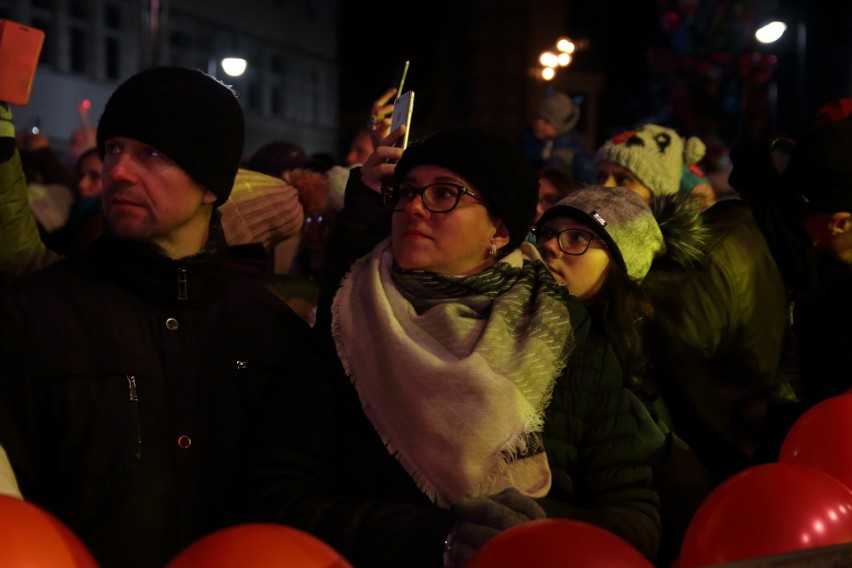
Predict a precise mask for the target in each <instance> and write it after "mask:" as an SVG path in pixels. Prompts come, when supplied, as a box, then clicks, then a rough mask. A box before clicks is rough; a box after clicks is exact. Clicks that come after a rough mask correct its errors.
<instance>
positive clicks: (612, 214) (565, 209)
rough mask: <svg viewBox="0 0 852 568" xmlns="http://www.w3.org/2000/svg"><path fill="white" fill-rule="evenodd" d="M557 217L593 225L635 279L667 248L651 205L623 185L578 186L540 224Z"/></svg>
mask: <svg viewBox="0 0 852 568" xmlns="http://www.w3.org/2000/svg"><path fill="white" fill-rule="evenodd" d="M556 217H571V218H572V219H576V220H578V221H580V222H581V223H583V224H584V225H587V226H588V227H589V228H590V229H592V230H593V231H594V232H595V234H597V235H598V236H599V237H600V238H601V239H603V240H604V242H605V243H606V244H607V247H608V248H609V250H610V253H611V254H612V257H613V260H615V261H616V262H617V263H619V264H620V265H621V267H622V268H623V269H624V270H625V272H627V276H628V277H629V278H630V279H631V280H634V281H636V282H641V281H642V280H643V279H644V278H645V275H646V274H648V271H649V270H650V269H651V263H652V262H653V261H654V258H655V257H656V256H657V255H659V254H661V253H663V252H664V251H665V248H666V246H665V242H664V240H663V234H662V232H661V231H660V226H659V225H658V224H657V220H656V219H655V218H654V214H653V212H652V211H651V208H650V207H649V206H648V204H647V203H645V201H644V200H643V199H642V198H641V197H639V196H638V195H637V194H636V193H634V192H632V191H630V190H629V189H626V188H624V187H602V186H599V185H589V186H585V187H583V188H581V189H578V190H576V191H574V192H572V193H570V194H568V196H566V197H565V198H563V199H562V200H560V201H558V202H557V203H556V204H555V205H554V206H553V207H551V208H550V209H548V210H547V211H545V212H544V215H542V216H541V219H539V221H538V224H537V226H539V227H540V226H542V225H543V224H544V223H546V222H547V221H548V220H550V219H554V218H556Z"/></svg>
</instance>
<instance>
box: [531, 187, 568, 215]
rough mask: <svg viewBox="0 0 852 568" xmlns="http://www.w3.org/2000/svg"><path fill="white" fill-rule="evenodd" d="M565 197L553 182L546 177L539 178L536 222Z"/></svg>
mask: <svg viewBox="0 0 852 568" xmlns="http://www.w3.org/2000/svg"><path fill="white" fill-rule="evenodd" d="M563 197H565V195H564V194H563V193H562V192H560V191H559V189H557V188H556V186H555V185H553V182H552V181H550V180H549V179H547V178H546V177H540V178H538V205H536V208H535V221H538V220H539V219H540V218H541V216H542V215H544V212H545V211H547V210H548V209H550V208H551V207H552V206H553V205H555V204H556V202H557V201H559V200H560V199H562V198H563Z"/></svg>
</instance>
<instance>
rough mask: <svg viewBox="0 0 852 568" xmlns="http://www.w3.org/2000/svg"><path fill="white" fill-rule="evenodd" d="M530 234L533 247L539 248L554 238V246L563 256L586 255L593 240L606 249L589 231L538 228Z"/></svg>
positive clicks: (603, 243)
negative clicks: (533, 243) (556, 245)
mask: <svg viewBox="0 0 852 568" xmlns="http://www.w3.org/2000/svg"><path fill="white" fill-rule="evenodd" d="M532 234H533V236H534V237H535V245H536V246H537V247H541V246H542V245H544V243H546V242H547V241H549V240H550V239H552V238H554V237H556V244H558V245H559V250H561V251H562V252H564V253H565V254H571V255H574V256H579V255H581V254H586V251H587V250H589V245H591V244H592V241H594V240H595V239H597V240H599V241H600V242H601V244H602V245H603V246H604V247H606V243H605V242H604V241H602V240H601V239H600V238H599V237H598V236H597V235H595V234H594V233H593V232H591V231H584V230H582V229H565V230H564V231H554V230H553V229H551V228H550V227H547V226H540V227H533V230H532Z"/></svg>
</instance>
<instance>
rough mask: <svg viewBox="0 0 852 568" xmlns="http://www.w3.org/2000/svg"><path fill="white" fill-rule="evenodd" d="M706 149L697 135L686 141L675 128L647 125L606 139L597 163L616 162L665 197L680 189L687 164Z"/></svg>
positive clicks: (697, 159)
mask: <svg viewBox="0 0 852 568" xmlns="http://www.w3.org/2000/svg"><path fill="white" fill-rule="evenodd" d="M706 151H707V149H706V147H705V146H704V142H702V141H701V139H699V138H698V137H696V136H690V137H689V138H687V139H686V140H684V139H683V138H681V137H680V136H679V135H678V134H677V132H675V131H674V130H672V129H671V128H666V127H665V126H659V125H657V124H645V125H643V126H640V127H639V128H637V129H636V130H628V131H626V132H622V133H620V134H616V135H615V136H613V137H612V138H610V139H609V140H607V141H606V142H604V144H603V146H601V147H600V149H599V150H598V152H597V154H596V155H595V164H599V163H601V162H613V163H616V164H618V165H620V166H622V167H624V168H626V169H628V170H630V171H631V172H632V173H633V175H635V176H636V177H637V178H639V180H640V181H641V182H642V183H643V184H644V185H645V187H647V188H648V189H649V190H650V191H651V193H652V194H654V195H655V196H656V197H662V196H667V195H675V194H677V193H678V192H679V191H680V184H681V178H682V177H683V173H684V166H686V167H689V166H691V165H695V164H697V163H698V162H699V161H700V160H701V158H703V157H704V154H705V152H706ZM690 189H691V188H690Z"/></svg>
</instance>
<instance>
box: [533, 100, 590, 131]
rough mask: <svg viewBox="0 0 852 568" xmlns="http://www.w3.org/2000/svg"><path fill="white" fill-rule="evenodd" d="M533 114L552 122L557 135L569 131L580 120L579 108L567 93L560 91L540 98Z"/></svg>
mask: <svg viewBox="0 0 852 568" xmlns="http://www.w3.org/2000/svg"><path fill="white" fill-rule="evenodd" d="M535 114H536V116H539V117H541V118H543V119H544V120H546V121H547V122H549V123H550V124H552V125H553V128H554V129H555V130H556V135H557V136H561V135H563V134H565V133H566V132H569V131H570V130H571V129H572V128H574V127H575V126H577V121H578V120H580V108H579V107H578V106H577V105H575V104H574V101H572V100H571V98H570V97H569V96H568V95H564V94H562V93H554V94H553V95H552V96H550V97H547V98H546V99H544V100H542V101H541V102H540V103H539V105H538V108H537V109H536V111H535Z"/></svg>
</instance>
